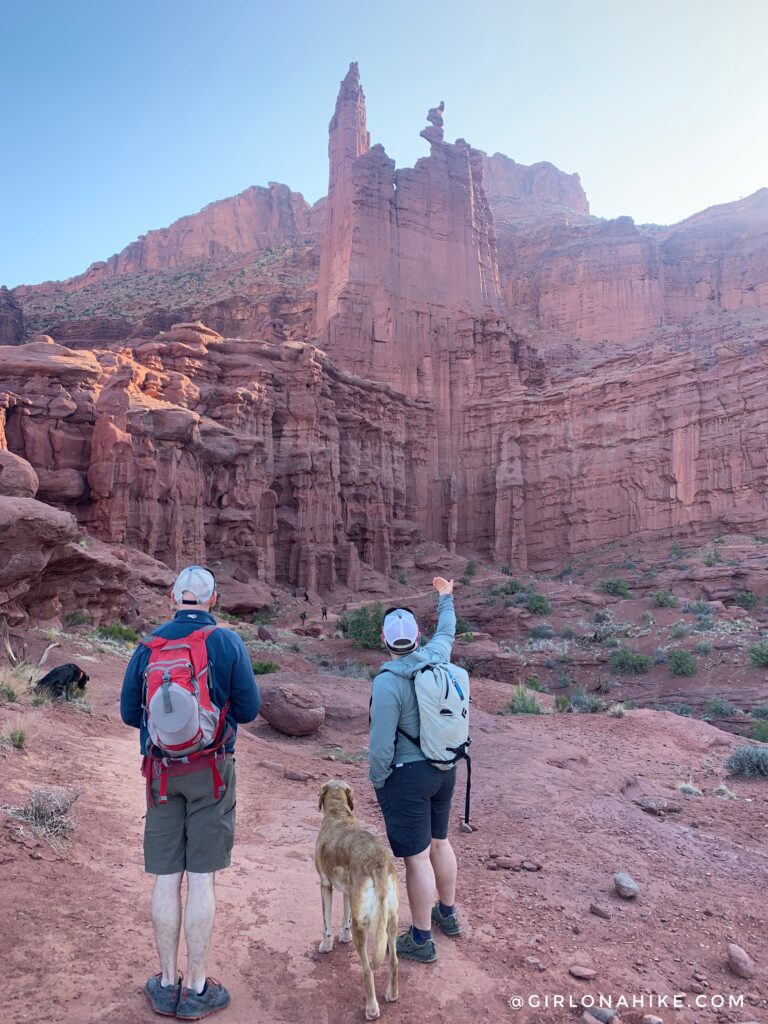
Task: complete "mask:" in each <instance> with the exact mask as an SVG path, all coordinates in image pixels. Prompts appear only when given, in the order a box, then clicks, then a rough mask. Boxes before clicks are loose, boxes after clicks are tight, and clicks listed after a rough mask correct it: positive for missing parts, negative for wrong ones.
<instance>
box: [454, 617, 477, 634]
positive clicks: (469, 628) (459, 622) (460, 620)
mask: <svg viewBox="0 0 768 1024" xmlns="http://www.w3.org/2000/svg"><path fill="white" fill-rule="evenodd" d="M474 629H475V627H474V626H473V625H472V623H471V622H470V621H469V619H465V618H464V617H463V616H462V615H457V616H456V632H457V633H473V632H474Z"/></svg>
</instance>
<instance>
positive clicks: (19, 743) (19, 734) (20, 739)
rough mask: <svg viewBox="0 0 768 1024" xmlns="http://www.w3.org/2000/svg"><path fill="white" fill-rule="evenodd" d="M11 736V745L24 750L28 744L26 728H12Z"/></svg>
mask: <svg viewBox="0 0 768 1024" xmlns="http://www.w3.org/2000/svg"><path fill="white" fill-rule="evenodd" d="M9 738H10V740H11V746H13V747H15V748H16V749H17V750H24V748H25V747H26V745H27V732H26V729H11V731H10V734H9Z"/></svg>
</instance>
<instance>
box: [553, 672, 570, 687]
mask: <svg viewBox="0 0 768 1024" xmlns="http://www.w3.org/2000/svg"><path fill="white" fill-rule="evenodd" d="M555 686H557V687H558V688H559V689H561V690H565V689H567V688H568V687H569V686H573V676H569V675H568V673H567V672H561V673H560V675H559V676H558V677H557V680H556V682H555Z"/></svg>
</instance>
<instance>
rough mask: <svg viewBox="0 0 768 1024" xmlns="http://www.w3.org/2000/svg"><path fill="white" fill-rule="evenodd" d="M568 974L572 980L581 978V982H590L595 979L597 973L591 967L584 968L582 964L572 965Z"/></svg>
mask: <svg viewBox="0 0 768 1024" xmlns="http://www.w3.org/2000/svg"><path fill="white" fill-rule="evenodd" d="M568 973H569V974H570V975H571V976H572V977H574V978H581V979H582V980H583V981H591V980H592V978H596V977H597V971H595V970H593V969H592V968H591V967H584V966H583V965H582V964H572V965H571V966H570V967H569V968H568Z"/></svg>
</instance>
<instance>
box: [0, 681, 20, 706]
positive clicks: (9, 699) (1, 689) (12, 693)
mask: <svg viewBox="0 0 768 1024" xmlns="http://www.w3.org/2000/svg"><path fill="white" fill-rule="evenodd" d="M18 699H19V695H18V694H17V693H16V690H15V689H14V687H13V686H12V685H11V684H10V683H0V701H3V702H4V703H6V704H13V703H15V702H16V701H17V700H18Z"/></svg>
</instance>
